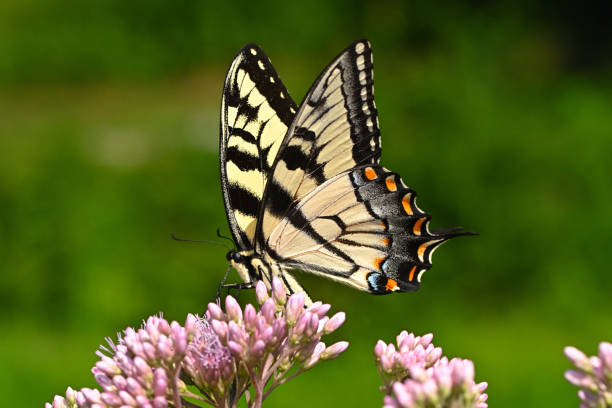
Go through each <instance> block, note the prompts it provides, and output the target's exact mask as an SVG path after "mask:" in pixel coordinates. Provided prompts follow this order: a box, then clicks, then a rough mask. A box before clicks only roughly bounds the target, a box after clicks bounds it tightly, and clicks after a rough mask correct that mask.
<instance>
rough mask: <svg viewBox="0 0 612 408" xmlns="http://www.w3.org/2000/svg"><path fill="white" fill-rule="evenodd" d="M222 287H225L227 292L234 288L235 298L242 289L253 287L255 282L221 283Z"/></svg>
mask: <svg viewBox="0 0 612 408" xmlns="http://www.w3.org/2000/svg"><path fill="white" fill-rule="evenodd" d="M222 287H224V288H226V289H227V294H228V295H229V294H230V291H231V290H232V289H236V298H239V297H240V291H241V290H242V289H253V288H254V287H255V282H240V283H229V284H226V285H223V286H222Z"/></svg>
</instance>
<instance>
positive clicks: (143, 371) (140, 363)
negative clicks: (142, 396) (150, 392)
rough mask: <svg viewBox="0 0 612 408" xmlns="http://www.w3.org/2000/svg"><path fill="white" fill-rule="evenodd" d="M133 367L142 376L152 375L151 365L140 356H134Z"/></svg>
mask: <svg viewBox="0 0 612 408" xmlns="http://www.w3.org/2000/svg"><path fill="white" fill-rule="evenodd" d="M134 367H136V370H138V374H139V375H141V376H142V377H148V376H152V375H153V371H152V370H151V367H150V366H149V365H148V364H147V362H146V361H145V360H144V359H143V358H142V357H138V356H136V357H134Z"/></svg>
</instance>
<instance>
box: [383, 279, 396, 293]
mask: <svg viewBox="0 0 612 408" xmlns="http://www.w3.org/2000/svg"><path fill="white" fill-rule="evenodd" d="M396 287H397V282H396V281H394V280H393V279H391V278H389V279H387V284H386V285H385V289H387V291H389V290H393V289H394V288H396Z"/></svg>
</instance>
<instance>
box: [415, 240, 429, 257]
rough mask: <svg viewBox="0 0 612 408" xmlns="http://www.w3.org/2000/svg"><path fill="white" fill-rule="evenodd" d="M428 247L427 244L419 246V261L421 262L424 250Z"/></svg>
mask: <svg viewBox="0 0 612 408" xmlns="http://www.w3.org/2000/svg"><path fill="white" fill-rule="evenodd" d="M428 246H429V242H426V243H424V244H421V245H419V249H417V255H418V256H419V259H421V260H423V254H424V253H425V249H427V247H428Z"/></svg>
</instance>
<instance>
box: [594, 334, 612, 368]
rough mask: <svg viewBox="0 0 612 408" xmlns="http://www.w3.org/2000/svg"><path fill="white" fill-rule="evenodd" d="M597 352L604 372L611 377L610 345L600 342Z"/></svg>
mask: <svg viewBox="0 0 612 408" xmlns="http://www.w3.org/2000/svg"><path fill="white" fill-rule="evenodd" d="M597 351H598V354H599V359H600V360H601V364H602V368H603V370H604V372H605V373H606V374H607V375H609V376H612V344H610V343H608V342H605V341H604V342H601V343H599V348H598V350H597Z"/></svg>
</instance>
